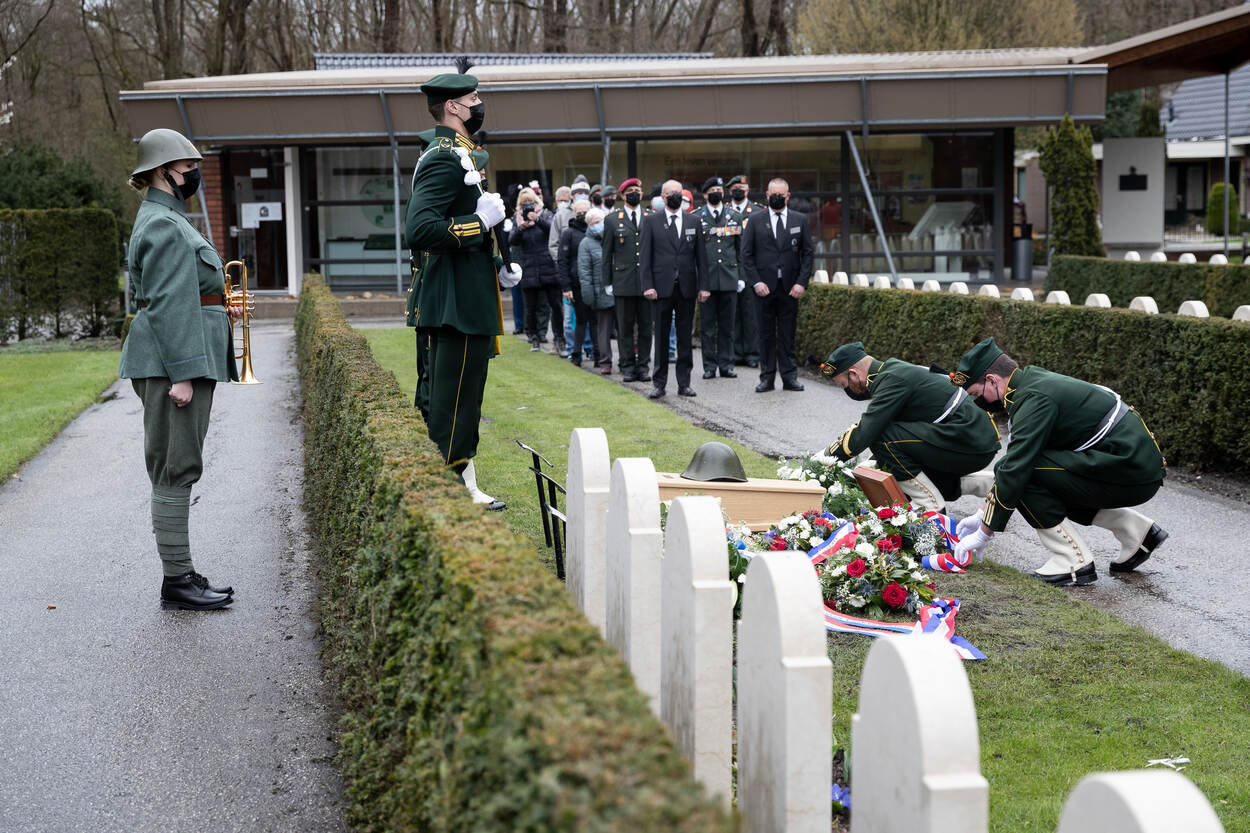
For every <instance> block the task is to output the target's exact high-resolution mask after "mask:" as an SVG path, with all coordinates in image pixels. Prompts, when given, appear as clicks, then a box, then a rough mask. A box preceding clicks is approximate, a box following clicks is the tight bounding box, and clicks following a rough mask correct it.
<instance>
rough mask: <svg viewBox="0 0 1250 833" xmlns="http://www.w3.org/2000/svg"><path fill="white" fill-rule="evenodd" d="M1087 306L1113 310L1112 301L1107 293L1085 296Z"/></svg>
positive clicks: (1094, 293) (1092, 293) (1093, 293)
mask: <svg viewBox="0 0 1250 833" xmlns="http://www.w3.org/2000/svg"><path fill="white" fill-rule="evenodd" d="M1085 306H1087V307H1098V308H1100V309H1111V299H1110V298H1108V297H1107V294H1106V293H1105V292H1091V293H1090V294H1089V295H1086V296H1085Z"/></svg>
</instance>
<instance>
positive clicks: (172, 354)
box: [117, 128, 242, 610]
mask: <svg viewBox="0 0 1250 833" xmlns="http://www.w3.org/2000/svg"><path fill="white" fill-rule="evenodd" d="M200 159H201V156H200V153H199V151H197V150H196V149H195V146H194V145H192V144H191V142H189V141H188V140H187V138H186V137H185V136H183V135H182V134H181V133H179V132H177V131H176V130H168V129H166V128H157V129H156V130H151V131H149V132H147V133H146V134H144V136H143V138H142V139H140V140H139V159H138V165H137V166H136V167H135V170H134V172H133V173H132V174H131V175H130V184H131V186H132V187H134V188H135V189H137V190H139V191H140V192H141V193H143V195H144V196H143V204H142V205H140V206H139V213H138V215H137V216H136V217H135V225H134V230H133V231H132V233H131V235H130V280H131V283H132V285H133V286H134V292H135V300H136V301H137V303H138V305H139V311H138V313H136V314H135V317H134V321H133V322H131V325H130V332H129V334H128V335H127V337H126V341H125V344H123V345H122V357H121V364H120V365H119V366H118V368H117V375H118V376H119V377H121V378H122V379H130V380H131V385H132V386H133V387H134V390H135V393H137V394H138V395H139V399H140V400H141V401H142V403H143V456H144V460H145V462H146V463H147V470H148V477H149V479H150V480H151V482H152V531H153V532H154V533H155V535H156V550H157V552H158V553H159V554H160V557H161V562H162V564H163V566H164V572H165V579H164V581H163V582H162V584H161V606H162V607H164V608H176V609H182V610H216V609H219V608H223V607H225V606H226V605H228V604H230V603H231V602H232V601H234V596H233V593H234V589H233V588H231V587H214V586H213V585H211V584H210V583H209V582H208V579H206V578H204V577H203V576H202V575H200V574H199V573H197V572H196V571H195V567H194V566H193V565H192V563H191V544H190V539H189V537H188V534H187V524H188V517H189V515H190V511H191V487H192V486H194V485H195V484H196V483H197V482H198V481H199V479H200V475H201V474H202V473H203V471H204V437H205V436H206V435H207V433H208V423H209V416H210V414H211V412H212V409H213V391H214V389H215V388H216V386H217V383H218V382H229V381H237V380H238V378H239V372H238V369H237V368H236V367H235V358H234V344H233V341H232V338H231V332H230V327H231V318H232V317H237V316H238V315H239V314H241V313H242V310H241V309H238V308H231V309H230V310H227V308H226V306H225V302H226V298H225V294H224V293H225V271H224V270H223V269H222V262H221V257H220V256H219V255H218V254H217V250H216V249H214V248H213V244H212V243H210V242H208V240H207V239H205V237H204V236H203V235H202V234H200V232H199V231H197V230H196V229H195V227H194V226H192V225H191V222H190V221H189V220H188V219H187V209H186V203H185V201H186V200H187V199H188V198H190V196H191V195H192V194H194V193H195V192H196V190H197V189H198V187H199V184H200V172H199V168H198V167H197V166H196V162H197V161H199V160H200Z"/></svg>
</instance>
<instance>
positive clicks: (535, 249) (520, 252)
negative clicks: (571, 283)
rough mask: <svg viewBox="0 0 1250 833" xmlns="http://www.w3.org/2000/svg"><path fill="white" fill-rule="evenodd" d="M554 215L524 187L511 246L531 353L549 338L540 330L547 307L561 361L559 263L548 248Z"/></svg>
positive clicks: (510, 240) (562, 339)
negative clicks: (518, 267) (518, 270)
mask: <svg viewBox="0 0 1250 833" xmlns="http://www.w3.org/2000/svg"><path fill="white" fill-rule="evenodd" d="M551 219H552V217H551V212H550V211H547V210H546V209H544V208H543V204H542V203H541V202H539V200H538V195H537V194H535V193H534V191H533V189H531V188H522V189H521V193H519V194H518V195H517V201H516V215H515V216H514V217H513V218H512V234H511V235H510V237H509V240H508V243H509V244H510V245H511V248H512V256H513V257H514V258H516V261H517V262H518V263H520V264H521V289H522V290H523V291H524V293H525V334H526V335H527V336H529V340H530V350H531V351H537V350H538V349H539V343H540V341H541V340H545V339H544V337H545V336H546V335H547V333H546V327H545V326H544V327H543V332H541V333H540V332H539V331H538V326H539V325H538V306H539V304H545V305H546V306H547V307H548V308H550V310H551V328H552V330H553V331H554V332H555V340H556V352H558V353H559V354H560V357H561V358H565V357H567V356H568V353H567V352H566V351H565V346H564V331H563V325H562V323H561V322H563V320H564V315H563V313H562V311H561V310H560V280H559V277H558V276H557V275H556V264H555V261H553V260H552V259H551V252H550V250H549V249H548V248H547V241H548V238H549V237H550V236H551Z"/></svg>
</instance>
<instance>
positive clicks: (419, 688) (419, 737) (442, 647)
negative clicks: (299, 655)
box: [296, 277, 732, 833]
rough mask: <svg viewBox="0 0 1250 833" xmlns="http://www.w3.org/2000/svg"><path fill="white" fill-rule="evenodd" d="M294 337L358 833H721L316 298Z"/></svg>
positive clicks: (561, 597) (380, 373) (502, 533)
mask: <svg viewBox="0 0 1250 833" xmlns="http://www.w3.org/2000/svg"><path fill="white" fill-rule="evenodd" d="M296 333H297V343H298V362H299V371H300V378H301V381H302V384H303V395H304V420H305V423H304V424H305V453H306V468H305V488H306V503H307V508H308V513H309V520H310V527H311V532H312V537H313V540H314V542H315V547H316V549H317V553H318V558H319V564H320V570H321V575H320V578H321V587H322V591H321V595H322V615H323V623H324V629H325V637H326V646H325V657H326V664H327V667H328V670H329V673H330V675H331V676H332V677H333V678H334V679H335V681H336V682H337V683H338V688H339V691H340V692H341V700H342V707H343V710H344V715H343V718H342V721H341V726H342V730H343V732H342V739H341V744H342V753H341V756H342V768H343V774H344V781H345V784H346V788H347V798H348V810H347V814H348V820H349V822H350V823H351V825H352V827H353V829H354V830H356V831H370V832H371V833H372V832H373V831H376V832H377V833H382V831H395V830H423V831H457V833H458V832H459V831H464V830H474V831H501V833H502V831H508V833H515V832H516V831H558V830H569V831H573V830H577V831H622V833H637V831H640V830H674V831H712V830H727V829H730V828H731V826H732V825H731V822H730V819H729V818H728V817H727V816H726V815H725V814H724V813H723V811H721V810H720V809H719V808H718V807H717V805H716V804H715V803H714V802H712V801H711V800H710V799H708V798H707V797H706V796H705V795H704V793H703V791H702V789H701V788H700V787H699V785H698V784H697V783H696V782H694V781H693V780H692V778H691V774H690V769H689V766H688V765H687V763H686V762H685V760H684V759H683V758H682V756H681V755H680V754H679V752H678V751H677V750H676V748H675V746H674V744H673V742H672V741H671V739H670V737H669V735H668V734H667V732H666V731H665V730H664V729H663V728H662V727H661V725H660V724H659V722H658V721H657V720H656V719H655V717H654V716H653V715H652V714H651V712H650V710H649V708H648V706H647V702H646V699H645V698H644V697H643V695H642V694H640V693H639V692H638V690H637V688H636V687H635V685H634V683H633V680H632V677H631V676H630V672H629V670H628V668H627V667H626V666H625V665H624V663H623V662H622V660H621V658H620V656H619V655H618V654H617V653H616V652H615V651H614V650H613V649H611V648H610V647H609V646H608V645H607V644H606V643H605V642H604V641H603V640H602V639H601V638H600V636H599V632H598V631H597V630H596V629H595V628H594V627H593V626H592V625H591V624H589V623H588V622H587V621H586V619H585V618H584V617H583V616H582V615H581V613H580V612H579V611H578V610H577V609H576V608H575V607H574V605H573V604H572V603H571V601H570V599H569V597H568V595H567V594H566V593H565V591H564V587H563V586H562V585H561V584H560V583H559V582H558V581H557V580H556V579H555V578H554V577H553V576H552V574H551V573H550V571H549V570H548V569H546V568H545V567H544V566H543V565H542V564H541V562H540V561H539V560H538V557H537V554H536V553H534V552H533V550H532V548H530V547H528V546H527V545H526V544H525V543H523V542H522V541H521V540H520V539H518V538H517V537H516V536H514V535H513V534H512V533H511V532H509V531H508V530H507V529H506V527H505V526H504V525H503V524H502V523H501V522H499V521H498V520H496V519H494V518H493V517H491V516H489V515H488V514H486V513H483V511H482V509H481V508H480V507H476V506H474V505H473V504H472V503H471V502H470V501H469V499H468V497H467V495H466V494H465V492H464V487H463V486H460V485H458V484H457V483H456V482H455V481H454V480H453V478H452V477H450V476H449V475H448V474H447V472H446V471H445V470H444V469H443V467H442V465H441V461H440V459H439V457H438V454H437V452H436V450H435V449H434V446H433V445H432V444H431V443H430V441H429V439H428V435H427V434H426V431H425V427H424V425H423V423H422V422H421V419H420V417H419V416H418V414H417V412H416V411H415V410H414V409H413V407H412V403H411V401H410V398H409V397H408V396H406V395H405V394H403V393H401V392H400V390H399V387H398V385H397V384H396V382H395V377H394V376H393V375H392V374H391V373H390V372H388V371H385V370H383V369H382V368H381V367H379V366H378V364H377V363H376V362H375V361H374V360H373V357H372V355H371V354H370V352H369V348H368V346H367V344H366V343H365V340H364V339H363V338H362V337H361V336H360V335H359V334H357V333H355V332H354V331H353V330H352V329H351V328H350V327H349V326H348V325H347V323H346V321H345V319H344V317H343V313H342V310H341V308H340V307H339V305H338V302H337V301H335V299H334V298H333V296H332V295H331V294H330V292H329V291H328V290H327V289H326V287H325V284H324V283H323V282H322V281H321V280H320V279H319V278H316V277H309V278H308V279H307V280H306V281H305V283H304V291H303V294H302V296H301V299H300V303H299V308H298V313H297V317H296ZM510 511H512V510H510Z"/></svg>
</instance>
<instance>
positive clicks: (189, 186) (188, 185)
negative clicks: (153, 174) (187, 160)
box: [165, 168, 200, 202]
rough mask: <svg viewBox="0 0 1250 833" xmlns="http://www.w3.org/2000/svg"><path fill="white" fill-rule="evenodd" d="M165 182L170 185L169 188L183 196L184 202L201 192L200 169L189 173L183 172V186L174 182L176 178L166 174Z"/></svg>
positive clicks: (194, 169)
mask: <svg viewBox="0 0 1250 833" xmlns="http://www.w3.org/2000/svg"><path fill="white" fill-rule="evenodd" d="M165 181H166V182H168V183H169V187H170V188H173V189H174V190H175V191H177V192H178V193H179V194H181V195H182V200H183V202H186V201H187V200H189V199H191V195H192V194H194V193H195V192H196V191H198V190H200V169H199V168H192V169H191V170H189V171H183V172H182V184H181V185H179V184H178V183H176V182H174V178H173V177H172V176H170V175H169V172H168V171H166V172H165Z"/></svg>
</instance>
